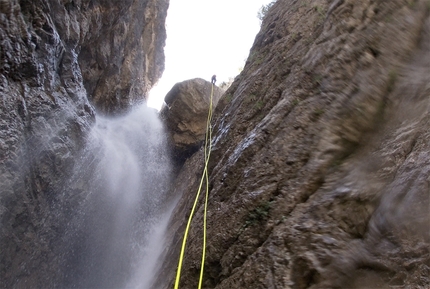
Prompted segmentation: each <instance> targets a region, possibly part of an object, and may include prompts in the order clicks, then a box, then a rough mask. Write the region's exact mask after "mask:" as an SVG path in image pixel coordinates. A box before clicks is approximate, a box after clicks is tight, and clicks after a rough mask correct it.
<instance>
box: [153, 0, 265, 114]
mask: <svg viewBox="0 0 430 289" xmlns="http://www.w3.org/2000/svg"><path fill="white" fill-rule="evenodd" d="M269 2H272V0H216V1H215V0H171V1H170V6H169V10H168V14H167V20H166V29H167V40H166V47H165V49H164V52H165V55H166V68H165V70H164V73H163V76H162V78H161V79H160V81H159V82H158V84H157V85H156V86H155V87H154V88H153V89H152V90H151V92H150V94H149V100H148V106H151V107H154V108H157V109H160V107H161V105H162V103H163V100H164V96H165V95H166V94H167V93H168V92H169V90H170V89H171V88H172V87H173V85H174V84H175V83H177V82H181V81H184V80H187V79H191V78H196V77H200V78H203V79H206V80H208V81H210V78H211V76H212V75H213V74H216V75H217V80H218V81H217V84H220V83H221V82H222V81H227V80H228V78H229V77H235V76H236V75H237V74H239V72H240V69H241V68H242V67H243V65H244V63H245V59H246V58H247V56H248V54H249V49H251V46H252V43H253V42H254V38H255V36H256V35H257V33H258V31H259V29H260V20H259V19H258V18H257V12H258V10H259V9H260V7H261V6H262V5H265V4H268V3H269Z"/></svg>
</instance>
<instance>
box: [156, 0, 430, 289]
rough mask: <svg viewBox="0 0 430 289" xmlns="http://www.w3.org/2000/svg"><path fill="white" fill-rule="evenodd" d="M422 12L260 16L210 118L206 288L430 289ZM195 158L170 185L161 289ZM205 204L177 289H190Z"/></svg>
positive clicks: (426, 23)
mask: <svg viewBox="0 0 430 289" xmlns="http://www.w3.org/2000/svg"><path fill="white" fill-rule="evenodd" d="M429 12H430V2H429V1H427V0H416V1H413V0H412V1H406V0H391V1H385V0H384V1H383V0H366V1H354V0H334V1H328V0H303V1H293V0H291V1H289V0H278V1H277V2H276V3H275V4H274V5H273V7H272V8H271V9H270V10H269V11H268V13H267V15H266V17H265V19H264V21H263V23H262V28H261V31H260V33H259V34H258V35H257V37H256V39H255V42H254V45H253V47H252V49H251V52H250V55H249V58H248V60H247V62H246V65H245V68H244V70H243V72H242V73H241V74H240V75H239V76H238V77H237V78H236V79H235V81H234V83H233V84H232V86H231V87H230V88H229V89H228V90H227V92H226V94H225V96H224V97H223V98H221V100H220V103H219V104H218V108H217V111H216V114H215V116H214V118H215V121H214V141H213V148H214V149H213V152H212V157H211V161H210V166H209V172H210V184H209V187H210V192H209V204H208V208H209V209H208V225H207V227H208V232H207V235H208V240H207V241H208V244H207V252H206V266H205V272H204V274H205V275H204V276H205V277H204V281H203V287H204V288H219V289H221V288H229V289H231V288H392V287H393V286H394V287H395V286H397V287H401V288H428V287H429V284H430V283H429V282H430V279H429V270H430V253H429V242H430V236H429V227H430V218H429V210H428V208H429V194H430V192H429V186H430V179H429V176H430V153H429V152H430V141H429V140H430V129H429V128H430V114H429V112H430V111H429V109H430V106H429V104H430V86H429V85H430V16H429V14H430V13H429ZM202 158H203V153H202V152H201V151H200V152H198V153H196V154H195V155H194V156H192V157H191V158H190V159H188V160H187V162H186V163H185V165H184V167H183V168H182V171H181V172H180V174H179V176H178V179H177V183H176V185H175V194H177V195H182V199H181V201H180V203H179V206H178V207H177V209H176V211H175V213H174V216H175V217H174V219H172V221H171V231H170V232H171V235H170V236H169V237H170V238H171V240H170V241H171V242H172V247H171V248H170V251H169V252H166V254H167V256H168V257H169V262H167V263H166V264H165V267H164V272H165V273H166V272H168V274H170V284H169V286H171V283H172V282H173V277H174V272H175V270H176V265H177V258H178V254H179V247H180V243H181V242H182V235H183V232H184V226H185V222H186V218H187V217H188V214H189V211H190V208H191V206H192V202H193V198H194V194H195V192H196V190H197V187H198V182H199V180H198V177H196V176H198V175H200V174H201V172H202V169H203V168H202V164H203V163H204V162H203V159H202ZM202 209H203V202H200V205H199V207H198V211H197V213H196V216H195V219H194V222H193V224H192V229H191V232H190V236H189V239H188V245H187V251H186V256H185V259H184V267H183V268H184V269H183V273H182V279H181V286H180V288H195V287H196V286H197V284H198V278H199V269H200V258H201V244H202V235H203V232H202V224H203V220H202V218H203V210H202ZM163 278H165V275H163ZM161 281H163V280H161ZM160 284H162V283H160ZM163 288H169V287H168V286H165V287H163Z"/></svg>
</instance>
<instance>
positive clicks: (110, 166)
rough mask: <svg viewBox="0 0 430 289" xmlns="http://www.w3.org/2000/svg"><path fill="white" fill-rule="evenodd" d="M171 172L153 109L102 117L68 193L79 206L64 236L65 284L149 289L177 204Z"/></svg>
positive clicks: (78, 164) (140, 109)
mask: <svg viewBox="0 0 430 289" xmlns="http://www.w3.org/2000/svg"><path fill="white" fill-rule="evenodd" d="M169 179H170V164H169V157H168V152H167V149H166V139H165V134H164V132H163V127H162V124H161V122H160V121H159V119H158V116H157V113H156V111H155V110H153V109H150V108H147V107H146V105H142V106H139V107H137V108H135V109H134V110H133V111H132V112H131V113H129V114H128V115H126V116H122V117H117V118H111V119H109V118H103V117H98V118H97V120H96V124H95V126H94V128H93V129H92V131H91V134H90V136H89V138H88V140H87V146H86V148H85V150H84V152H83V154H82V155H81V157H80V158H79V159H78V160H77V165H76V169H75V172H74V174H73V177H72V178H71V180H70V182H69V185H68V188H67V191H66V192H65V193H67V194H69V195H72V196H74V198H75V200H74V201H71V202H75V203H74V204H72V207H77V208H78V209H77V210H76V212H71V216H70V221H69V223H68V224H67V230H66V232H67V233H66V234H65V236H64V240H63V244H65V245H64V247H65V250H64V252H62V256H63V259H64V262H63V263H64V269H63V272H64V273H63V274H64V281H63V286H64V287H67V288H143V289H148V288H150V286H151V280H152V277H153V276H154V274H155V270H156V268H157V264H158V263H157V261H159V260H157V259H158V256H159V255H160V254H161V252H162V250H163V241H162V240H163V234H164V230H165V228H166V226H167V220H168V218H169V216H170V213H171V211H172V207H173V203H172V202H171V201H168V196H167V188H168V180H169ZM69 206H70V204H69Z"/></svg>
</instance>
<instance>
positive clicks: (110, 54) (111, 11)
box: [65, 0, 168, 113]
mask: <svg viewBox="0 0 430 289" xmlns="http://www.w3.org/2000/svg"><path fill="white" fill-rule="evenodd" d="M87 2H89V3H87V4H83V3H82V4H80V5H79V4H76V1H71V3H69V4H68V5H69V6H71V7H72V8H71V9H79V8H80V10H81V11H82V12H81V13H82V15H80V19H79V22H80V24H81V25H80V26H81V27H80V28H79V26H78V31H76V33H77V35H78V36H79V32H81V34H82V32H84V33H85V34H84V35H82V36H81V37H83V38H84V39H82V42H83V44H82V48H81V51H80V53H79V58H78V60H79V65H80V66H81V70H82V76H83V79H84V85H85V88H86V90H87V93H88V96H89V98H90V100H91V101H92V103H94V105H95V106H96V108H98V109H99V110H101V111H102V112H103V113H114V112H117V111H124V110H125V109H127V108H129V107H130V106H131V105H132V104H135V103H137V102H139V101H142V99H143V98H146V96H147V94H148V92H149V90H150V89H151V87H152V86H153V84H155V83H156V82H157V80H158V79H159V78H160V77H161V74H162V72H163V70H164V51H163V47H164V44H165V39H166V31H165V18H166V11H167V8H168V0H161V1H158V0H144V1H140V0H126V1H120V2H117V1H87ZM97 2H100V3H97ZM81 7H82V8H81ZM65 9H67V7H66V8H65ZM66 23H67V22H66ZM68 26H73V23H72V24H70V25H68Z"/></svg>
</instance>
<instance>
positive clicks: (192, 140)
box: [160, 78, 224, 163]
mask: <svg viewBox="0 0 430 289" xmlns="http://www.w3.org/2000/svg"><path fill="white" fill-rule="evenodd" d="M211 92H212V84H211V83H210V82H208V81H206V80H204V79H201V78H195V79H190V80H186V81H183V82H180V83H177V84H175V85H174V86H173V88H172V89H171V90H170V91H169V93H168V94H167V95H166V97H165V103H166V105H165V106H164V107H163V109H162V110H161V111H160V116H161V118H162V119H163V122H164V123H165V126H166V128H167V131H168V134H169V137H170V142H171V146H172V151H173V156H174V158H175V160H176V161H177V162H178V163H183V162H184V160H185V159H186V158H188V157H189V156H191V155H192V154H193V153H195V152H196V151H197V150H198V148H199V147H200V146H201V144H202V142H203V141H204V139H205V134H206V124H207V118H208V112H209V107H210V101H211V99H210V97H211ZM223 92H224V91H223V90H222V89H220V88H219V87H217V86H214V91H213V97H212V109H213V110H215V108H216V106H217V104H218V101H219V99H220V97H221V95H222V93H223Z"/></svg>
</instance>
